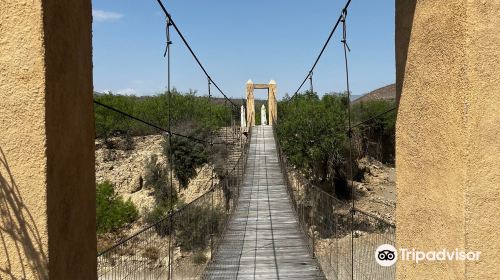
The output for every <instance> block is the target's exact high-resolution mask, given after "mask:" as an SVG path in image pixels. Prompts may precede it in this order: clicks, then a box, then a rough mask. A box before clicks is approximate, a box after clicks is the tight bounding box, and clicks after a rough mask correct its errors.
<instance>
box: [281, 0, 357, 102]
mask: <svg viewBox="0 0 500 280" xmlns="http://www.w3.org/2000/svg"><path fill="white" fill-rule="evenodd" d="M350 4H351V0H348V1H347V3H346V4H345V6H344V8H343V9H342V11H345V10H347V8H348V7H349V5H350ZM342 17H343V12H342V13H341V14H340V16H339V18H338V19H337V21H336V22H335V25H334V26H333V28H332V31H330V34H329V35H328V38H327V39H326V42H325V44H323V48H321V51H320V52H319V54H318V56H317V57H316V60H315V61H314V64H313V65H312V67H311V69H310V70H309V72H307V75H306V77H305V78H304V80H303V81H302V83H301V84H300V86H299V88H298V89H297V90H296V91H295V93H294V94H293V95H292V97H291V98H290V100H291V99H293V98H294V97H295V96H296V95H297V94H298V93H299V91H300V89H301V88H302V86H304V84H305V83H306V81H307V79H308V78H309V77H310V75H311V74H312V72H313V71H314V69H315V68H316V66H317V65H318V62H319V60H320V59H321V56H323V53H324V52H325V50H326V47H327V46H328V44H329V43H330V40H331V39H332V37H333V34H334V33H335V31H336V30H337V27H338V26H339V24H340V21H341V20H342Z"/></svg>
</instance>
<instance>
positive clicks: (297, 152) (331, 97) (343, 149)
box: [277, 92, 348, 194]
mask: <svg viewBox="0 0 500 280" xmlns="http://www.w3.org/2000/svg"><path fill="white" fill-rule="evenodd" d="M346 104H347V102H346V96H345V95H338V94H327V95H324V96H323V98H319V97H318V95H317V94H316V93H313V92H305V93H301V94H298V95H296V96H295V97H294V98H292V99H290V100H288V101H282V102H279V103H278V111H279V112H278V115H279V116H280V119H279V123H278V126H277V133H278V139H279V141H280V144H281V147H282V149H283V152H284V153H285V154H286V156H287V157H288V159H289V160H290V163H292V164H293V165H294V166H295V167H297V168H298V169H299V170H300V171H301V172H302V173H303V174H304V175H305V176H306V177H307V178H308V179H309V180H311V181H312V182H313V183H315V184H317V185H318V186H320V187H323V188H325V189H327V190H329V191H330V192H332V189H331V186H332V185H333V184H334V183H335V191H336V192H340V193H345V194H347V193H348V192H347V189H346V187H347V185H346V172H345V165H346V154H347V146H346V139H347V135H346Z"/></svg>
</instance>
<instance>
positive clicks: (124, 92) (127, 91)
mask: <svg viewBox="0 0 500 280" xmlns="http://www.w3.org/2000/svg"><path fill="white" fill-rule="evenodd" d="M116 93H117V94H121V95H135V94H136V93H137V92H136V90H135V89H133V88H124V89H119V90H117V91H116Z"/></svg>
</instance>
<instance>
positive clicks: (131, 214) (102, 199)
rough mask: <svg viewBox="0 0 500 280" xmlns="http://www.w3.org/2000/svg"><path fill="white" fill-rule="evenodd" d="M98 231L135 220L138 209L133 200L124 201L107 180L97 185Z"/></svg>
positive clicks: (115, 227)
mask: <svg viewBox="0 0 500 280" xmlns="http://www.w3.org/2000/svg"><path fill="white" fill-rule="evenodd" d="M96 203H97V209H96V216H97V233H99V234H100V233H106V232H110V231H113V230H116V229H118V228H120V227H122V226H123V225H125V224H127V223H131V222H133V221H135V220H136V219H137V217H138V211H137V209H136V208H135V206H134V204H133V203H132V201H130V199H129V200H127V201H124V200H123V198H122V197H121V196H119V195H117V194H116V193H115V190H114V188H113V185H112V184H111V183H110V182H108V181H106V182H104V183H101V184H98V185H97V190H96Z"/></svg>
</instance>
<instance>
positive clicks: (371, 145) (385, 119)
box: [352, 100, 396, 162]
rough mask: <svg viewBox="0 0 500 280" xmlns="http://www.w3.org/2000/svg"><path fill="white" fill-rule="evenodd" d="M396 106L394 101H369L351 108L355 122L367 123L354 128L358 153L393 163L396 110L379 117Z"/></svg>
mask: <svg viewBox="0 0 500 280" xmlns="http://www.w3.org/2000/svg"><path fill="white" fill-rule="evenodd" d="M395 106H396V104H395V102H394V101H386V100H371V101H365V102H360V103H357V104H355V105H353V106H352V115H353V120H354V121H355V122H362V121H365V120H369V121H368V122H366V123H364V124H362V125H360V126H359V127H357V128H356V131H355V132H356V133H357V134H358V138H359V141H360V142H361V145H360V146H361V147H360V149H361V150H360V153H361V154H362V155H369V156H372V157H374V158H376V159H377V160H380V161H383V162H394V155H395V126H396V110H394V111H392V112H389V113H386V114H383V115H380V114H382V113H384V112H386V111H387V110H389V109H391V108H394V107H395Z"/></svg>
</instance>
